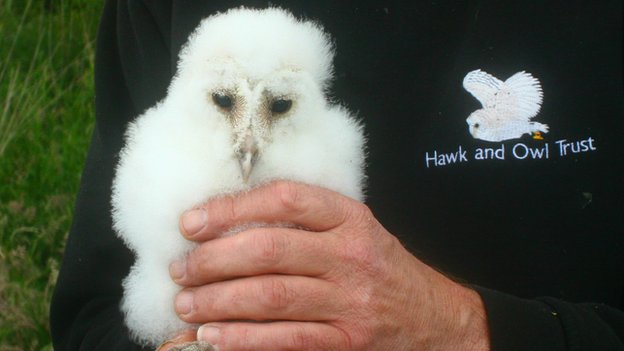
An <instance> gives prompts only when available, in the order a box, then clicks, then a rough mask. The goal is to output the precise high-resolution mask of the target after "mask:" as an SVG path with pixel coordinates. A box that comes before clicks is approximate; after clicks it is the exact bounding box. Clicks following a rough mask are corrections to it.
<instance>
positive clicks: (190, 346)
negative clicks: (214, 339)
mask: <svg viewBox="0 0 624 351" xmlns="http://www.w3.org/2000/svg"><path fill="white" fill-rule="evenodd" d="M169 351H215V348H214V347H213V346H212V345H210V344H209V343H207V342H203V341H193V342H187V343H184V344H182V345H178V346H174V347H173V348H171V349H169Z"/></svg>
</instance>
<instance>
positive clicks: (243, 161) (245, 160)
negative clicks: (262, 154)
mask: <svg viewBox="0 0 624 351" xmlns="http://www.w3.org/2000/svg"><path fill="white" fill-rule="evenodd" d="M257 159H258V145H257V144H256V140H255V138H254V137H253V135H251V133H249V134H247V135H246V136H245V140H244V141H243V146H242V147H241V149H240V151H239V152H238V162H239V164H240V167H241V173H242V176H243V181H244V182H245V183H247V182H248V181H249V176H250V175H251V171H252V170H253V167H254V165H255V164H256V160H257Z"/></svg>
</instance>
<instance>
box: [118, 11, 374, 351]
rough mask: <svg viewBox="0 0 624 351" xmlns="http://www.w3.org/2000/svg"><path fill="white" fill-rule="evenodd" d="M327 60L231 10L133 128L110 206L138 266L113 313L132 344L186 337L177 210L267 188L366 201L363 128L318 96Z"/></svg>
mask: <svg viewBox="0 0 624 351" xmlns="http://www.w3.org/2000/svg"><path fill="white" fill-rule="evenodd" d="M333 56H334V50H333V46H332V44H331V41H330V38H329V37H328V35H327V34H326V33H325V32H324V31H323V29H322V28H321V27H320V26H319V25H318V24H316V23H314V22H311V21H303V20H298V19H296V18H295V17H294V16H293V15H292V14H290V13H289V12H287V11H285V10H282V9H277V8H269V9H265V10H254V9H246V8H237V9H232V10H229V11H227V12H225V13H221V14H217V15H214V16H212V17H208V18H206V19H204V20H203V21H202V22H201V23H200V24H199V26H198V28H197V29H196V30H195V31H194V32H193V34H191V36H190V37H189V39H188V42H187V44H186V45H185V46H184V48H183V50H182V51H181V53H180V57H179V61H178V66H177V72H176V75H175V77H174V78H173V80H172V82H171V84H170V86H169V89H168V92H167V96H166V97H165V98H164V99H163V100H162V101H160V102H159V103H157V104H156V105H155V106H154V107H152V108H150V109H149V110H147V111H146V112H145V113H143V114H142V115H141V116H139V117H138V118H137V119H136V120H135V121H133V122H132V123H130V125H129V127H128V130H127V133H126V136H125V146H124V148H123V149H122V151H121V154H120V160H119V164H118V166H117V169H116V175H115V179H114V183H113V196H112V206H113V223H114V229H115V231H116V232H117V234H118V236H119V237H121V238H122V239H123V241H124V242H125V244H126V245H127V246H128V247H129V248H130V249H131V250H132V251H133V252H134V254H135V257H136V260H135V263H134V265H133V266H132V269H131V271H130V273H129V275H128V276H127V277H126V278H125V280H124V281H123V289H124V296H123V300H122V304H121V309H122V311H123V312H124V315H125V321H126V324H127V326H128V329H129V330H130V333H131V335H132V337H133V338H134V339H135V340H136V341H137V342H139V343H141V344H143V345H149V346H152V347H154V346H156V345H158V344H160V343H161V342H163V341H164V340H167V339H169V338H171V337H172V336H174V335H175V334H177V332H179V331H180V330H182V329H186V328H188V327H191V326H189V325H188V324H186V323H184V322H182V321H181V320H180V319H179V318H178V317H177V316H176V314H175V312H174V307H173V301H174V296H175V295H176V293H178V292H179V291H180V289H181V287H180V286H178V285H176V284H175V283H174V282H173V281H172V280H171V278H170V277H169V273H168V266H169V264H170V263H171V262H173V261H174V260H177V259H181V258H183V257H184V256H185V255H186V254H187V253H188V252H189V251H190V250H192V249H193V248H194V247H195V246H196V244H194V243H191V242H189V241H186V240H184V239H183V237H182V236H181V235H180V233H179V231H178V220H179V218H180V216H181V215H182V214H183V212H184V211H185V210H188V209H190V208H193V207H194V206H197V205H199V204H201V203H203V202H206V201H207V200H209V199H211V198H214V197H218V196H224V195H226V194H232V193H236V192H240V191H243V190H246V189H249V188H252V187H254V186H257V185H260V184H263V183H267V182H269V181H271V180H275V179H288V180H294V181H299V182H304V183H308V184H313V185H318V186H322V187H326V188H328V189H332V190H334V191H337V192H340V193H342V194H344V195H346V196H349V197H352V198H355V199H358V200H362V199H363V183H364V178H365V175H364V171H363V169H364V161H365V155H364V143H365V140H364V136H363V129H362V126H361V125H360V123H359V122H358V121H357V120H356V119H355V118H354V117H353V116H352V115H351V114H350V113H349V112H348V111H347V110H346V109H345V108H343V107H341V106H337V105H332V104H330V103H329V102H328V100H327V98H326V96H325V91H326V89H327V88H328V84H329V82H330V80H331V77H332V60H333ZM188 349H189V350H191V349H197V350H200V349H201V350H208V349H210V348H209V347H204V346H201V345H192V346H190V348H188Z"/></svg>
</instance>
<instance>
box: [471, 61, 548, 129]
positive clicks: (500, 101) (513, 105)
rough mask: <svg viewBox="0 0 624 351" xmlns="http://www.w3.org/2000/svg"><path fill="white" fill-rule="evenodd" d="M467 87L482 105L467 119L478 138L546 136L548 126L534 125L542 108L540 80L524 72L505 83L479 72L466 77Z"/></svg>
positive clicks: (536, 123) (473, 72)
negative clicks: (542, 134)
mask: <svg viewBox="0 0 624 351" xmlns="http://www.w3.org/2000/svg"><path fill="white" fill-rule="evenodd" d="M463 85H464V88H465V89H466V90H467V91H468V92H469V93H470V94H472V95H473V96H474V97H475V98H477V100H479V102H480V103H481V105H482V106H483V108H482V109H479V110H476V111H474V112H473V113H471V114H470V116H469V117H468V118H467V119H466V122H467V123H468V130H469V131H470V134H471V135H472V136H473V137H474V138H475V139H481V140H486V141H504V140H509V139H517V138H520V137H521V136H522V135H524V134H533V135H534V137H535V138H536V139H537V138H540V135H541V134H540V133H547V132H548V126H547V125H546V124H542V123H539V122H532V121H531V118H533V117H535V116H536V115H537V113H538V112H539V110H540V108H541V105H542V97H543V93H542V87H541V86H540V83H539V81H538V80H537V79H536V78H534V77H533V76H532V75H531V74H529V73H526V72H524V71H522V72H518V73H516V74H514V75H513V76H511V77H510V78H509V79H507V80H506V81H504V82H503V81H501V80H499V79H497V78H496V77H494V76H492V75H490V74H488V73H486V72H483V71H481V70H476V71H472V72H470V73H468V74H467V75H466V77H465V78H464V83H463Z"/></svg>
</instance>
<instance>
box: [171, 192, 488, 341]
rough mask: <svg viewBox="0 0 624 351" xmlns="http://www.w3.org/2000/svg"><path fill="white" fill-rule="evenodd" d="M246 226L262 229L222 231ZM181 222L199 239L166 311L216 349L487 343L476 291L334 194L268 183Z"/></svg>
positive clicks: (181, 265)
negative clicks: (172, 304) (194, 325)
mask: <svg viewBox="0 0 624 351" xmlns="http://www.w3.org/2000/svg"><path fill="white" fill-rule="evenodd" d="M253 222H261V223H267V224H269V225H270V226H269V227H261V228H252V229H248V230H244V231H242V232H240V233H238V234H236V235H233V236H227V237H220V234H221V233H223V232H225V231H227V230H228V229H230V228H232V227H235V226H237V225H241V224H244V223H253ZM276 223H290V224H293V225H294V226H296V228H297V229H295V228H285V227H280V226H278V225H277V224H276ZM271 225H275V226H271ZM180 226H181V231H182V233H183V235H184V236H185V237H186V238H187V239H189V240H193V241H197V242H200V243H201V245H200V246H199V247H198V248H197V249H195V250H194V251H193V252H191V253H190V254H189V256H188V257H187V259H186V260H185V261H184V262H175V263H174V264H172V266H171V267H170V268H171V269H170V271H171V275H172V278H173V279H174V280H175V281H176V282H177V283H178V284H180V285H182V286H185V287H186V288H185V289H184V290H183V291H182V292H180V293H179V294H178V296H177V297H176V301H175V308H176V311H177V313H178V315H179V317H180V318H181V319H182V320H184V321H186V322H189V323H197V324H202V327H201V328H200V329H199V330H198V333H197V337H198V339H199V340H205V341H208V342H210V343H212V344H213V345H215V346H217V347H218V349H219V350H220V351H228V350H258V351H259V350H369V351H372V350H421V351H427V350H471V351H477V350H478V351H485V350H488V349H489V341H488V331H487V323H486V318H485V312H484V307H483V304H482V301H481V299H480V297H479V296H478V294H477V293H476V292H474V291H472V290H470V289H468V288H465V287H463V286H461V285H459V284H456V283H454V282H453V281H451V280H449V279H447V278H446V277H445V276H443V275H442V274H440V273H438V272H436V271H435V270H434V269H432V268H430V267H428V266H427V265H425V264H423V263H422V262H421V261H419V260H418V259H416V258H415V257H414V256H413V255H411V254H410V253H409V252H408V251H407V250H406V249H405V248H404V247H403V246H402V245H401V244H400V243H399V241H398V240H397V239H396V238H395V237H394V236H393V235H391V234H390V233H388V231H386V230H385V229H384V228H383V227H382V225H381V224H380V223H379V222H377V220H376V219H375V218H374V216H373V214H372V213H371V211H370V210H369V209H368V208H367V207H366V206H365V205H363V204H362V203H359V202H357V201H355V200H352V199H350V198H347V197H344V196H342V195H340V194H337V193H335V192H332V191H329V190H326V189H322V188H318V187H314V186H309V185H304V184H299V183H292V182H286V181H278V182H273V183H271V184H268V185H265V186H262V187H259V188H256V189H253V190H251V191H249V192H247V193H243V194H239V195H236V196H228V197H223V198H219V199H215V200H213V201H210V202H208V203H207V204H205V205H204V206H203V207H202V208H201V209H197V210H194V211H191V212H187V213H186V214H185V215H184V216H183V218H182V221H181V225H180ZM299 228H306V229H299ZM252 321H254V322H252ZM258 321H262V323H257V322H258Z"/></svg>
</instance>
